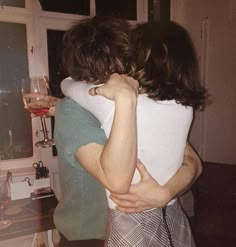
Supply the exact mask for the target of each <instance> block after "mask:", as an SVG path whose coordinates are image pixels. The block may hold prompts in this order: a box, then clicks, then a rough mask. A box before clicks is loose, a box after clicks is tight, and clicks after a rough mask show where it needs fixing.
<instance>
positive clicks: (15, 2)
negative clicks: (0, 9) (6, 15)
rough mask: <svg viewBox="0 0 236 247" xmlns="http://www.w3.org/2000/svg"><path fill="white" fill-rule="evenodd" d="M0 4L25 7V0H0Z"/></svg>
mask: <svg viewBox="0 0 236 247" xmlns="http://www.w3.org/2000/svg"><path fill="white" fill-rule="evenodd" d="M0 4H1V5H3V6H10V7H19V8H25V0H2V1H0Z"/></svg>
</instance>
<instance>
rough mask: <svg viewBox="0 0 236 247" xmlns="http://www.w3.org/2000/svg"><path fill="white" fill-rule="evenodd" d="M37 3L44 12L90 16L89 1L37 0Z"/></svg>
mask: <svg viewBox="0 0 236 247" xmlns="http://www.w3.org/2000/svg"><path fill="white" fill-rule="evenodd" d="M39 2H40V4H41V6H42V9H43V10H45V11H51V12H58V13H68V14H78V15H89V14H90V0H74V1H68V0H62V1H59V0H39Z"/></svg>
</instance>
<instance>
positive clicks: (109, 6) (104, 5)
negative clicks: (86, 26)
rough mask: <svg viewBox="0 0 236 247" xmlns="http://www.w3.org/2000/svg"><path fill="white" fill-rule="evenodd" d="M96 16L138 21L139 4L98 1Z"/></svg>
mask: <svg viewBox="0 0 236 247" xmlns="http://www.w3.org/2000/svg"><path fill="white" fill-rule="evenodd" d="M96 15H109V16H115V17H119V18H124V19H128V20H136V19H137V3H136V0H119V1H111V0H96Z"/></svg>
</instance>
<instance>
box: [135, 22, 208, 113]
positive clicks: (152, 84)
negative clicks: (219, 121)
mask: <svg viewBox="0 0 236 247" xmlns="http://www.w3.org/2000/svg"><path fill="white" fill-rule="evenodd" d="M131 40H132V44H133V48H132V49H133V51H132V52H133V55H134V59H135V60H136V61H137V64H136V65H137V73H136V75H135V77H136V78H137V79H138V80H139V83H140V88H141V90H140V91H141V93H147V95H148V97H150V98H152V99H154V100H172V99H174V100H176V102H177V103H180V104H182V105H185V106H192V107H193V108H194V109H204V106H205V103H206V99H207V91H206V89H205V88H204V87H203V86H202V85H201V83H200V79H199V70H198V61H197V57H196V54H195V50H194V46H193V44H192V41H191V38H190V36H189V34H188V32H187V31H186V30H185V29H184V28H183V27H181V26H180V25H178V24H176V23H174V22H169V23H168V24H165V25H162V24H161V23H159V22H155V23H147V24H140V25H138V26H137V27H136V28H135V29H134V30H133V32H132V38H131Z"/></svg>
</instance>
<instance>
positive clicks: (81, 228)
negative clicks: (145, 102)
mask: <svg viewBox="0 0 236 247" xmlns="http://www.w3.org/2000/svg"><path fill="white" fill-rule="evenodd" d="M55 120H56V121H55V130H54V138H55V142H56V147H57V151H58V165H59V174H60V185H61V193H62V196H61V198H60V200H59V204H58V206H57V208H56V210H55V212H54V223H55V225H56V228H57V229H58V230H59V232H60V233H62V234H63V235H64V236H65V237H66V238H67V239H68V240H81V239H103V238H104V237H105V225H106V217H107V199H106V195H105V190H104V188H103V187H102V186H101V184H100V183H99V182H98V181H97V180H96V179H95V178H94V177H92V176H91V175H90V174H88V173H87V172H86V171H85V170H84V168H83V167H81V166H80V164H79V163H78V161H76V159H75V158H74V153H75V151H76V150H77V149H78V148H79V147H80V146H82V145H85V144H88V143H91V142H95V143H98V144H104V143H105V142H106V136H105V133H104V132H103V130H102V129H101V124H100V122H99V121H98V120H97V119H96V118H95V117H94V116H93V115H92V114H91V113H89V112H88V111H86V110H85V109H83V108H82V107H80V106H79V105H78V104H77V103H75V102H74V101H72V100H71V99H68V98H65V99H63V100H62V101H61V102H60V103H59V104H58V105H57V107H56V115H55Z"/></svg>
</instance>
